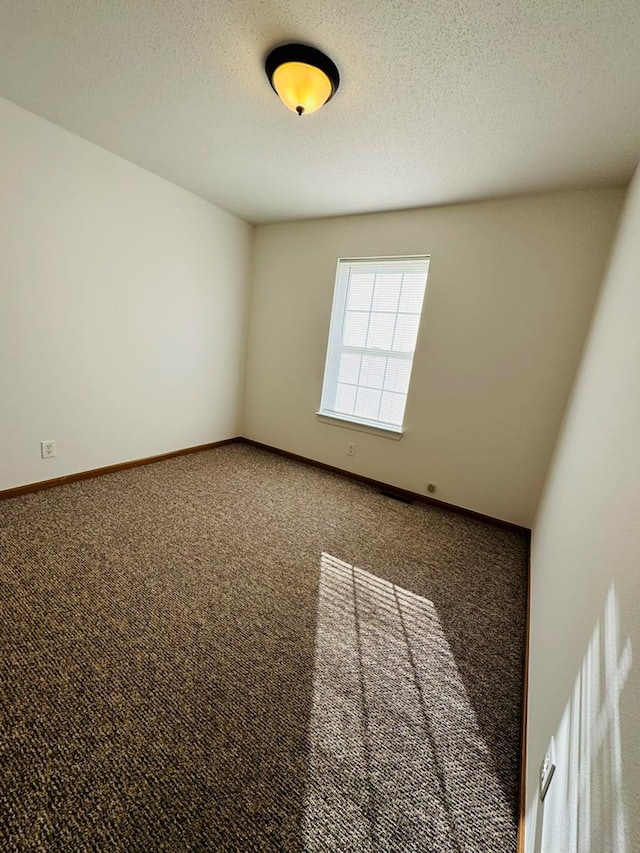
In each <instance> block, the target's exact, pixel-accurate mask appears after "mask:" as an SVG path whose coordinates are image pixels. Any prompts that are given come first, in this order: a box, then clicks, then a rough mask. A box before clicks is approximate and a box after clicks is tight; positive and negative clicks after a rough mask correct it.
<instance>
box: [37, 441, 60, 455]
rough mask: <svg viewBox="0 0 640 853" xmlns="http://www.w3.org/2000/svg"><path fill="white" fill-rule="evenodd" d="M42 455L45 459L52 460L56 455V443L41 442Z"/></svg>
mask: <svg viewBox="0 0 640 853" xmlns="http://www.w3.org/2000/svg"><path fill="white" fill-rule="evenodd" d="M40 453H41V454H42V458H43V459H51V458H52V457H53V456H55V455H56V443H55V441H41V442H40Z"/></svg>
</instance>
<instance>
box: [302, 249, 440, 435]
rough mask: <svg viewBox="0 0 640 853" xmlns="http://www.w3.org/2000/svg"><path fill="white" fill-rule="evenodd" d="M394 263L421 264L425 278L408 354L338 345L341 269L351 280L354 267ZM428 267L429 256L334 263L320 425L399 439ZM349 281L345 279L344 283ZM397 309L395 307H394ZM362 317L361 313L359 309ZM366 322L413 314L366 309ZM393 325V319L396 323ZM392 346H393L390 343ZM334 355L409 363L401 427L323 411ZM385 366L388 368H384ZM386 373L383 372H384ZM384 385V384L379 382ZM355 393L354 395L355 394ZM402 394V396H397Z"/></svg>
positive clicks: (342, 313) (343, 297) (332, 381)
mask: <svg viewBox="0 0 640 853" xmlns="http://www.w3.org/2000/svg"><path fill="white" fill-rule="evenodd" d="M394 262H397V263H402V262H407V263H411V262H414V263H424V264H425V265H426V275H425V284H424V291H423V295H422V302H421V305H420V312H419V313H418V328H417V331H416V340H415V345H414V347H413V349H412V350H411V351H409V352H406V351H401V350H393V349H390V350H388V349H382V348H374V347H367V346H366V345H365V346H351V345H345V344H344V343H343V342H342V339H343V334H344V325H345V322H346V316H347V304H348V299H349V287H348V285H347V286H340V285H341V283H342V279H341V276H342V275H343V274H344V273H343V267H344V265H349V266H350V270H349V272H348V273H347V275H348V277H349V278H350V276H351V271H352V269H353V267H354V266H357V265H358V264H362V265H363V266H365V265H367V266H372V265H375V264H377V263H379V264H380V265H381V266H384V264H385V263H388V264H389V265H392V264H393V263H394ZM430 263H431V255H429V254H424V255H389V256H381V257H360V258H338V262H337V265H336V275H335V280H334V290H333V301H332V306H331V318H330V322H329V334H328V337H327V351H326V357H325V363H324V373H323V380H322V391H321V396H320V407H319V409H318V411H317V412H316V415H317V417H318V419H319V420H320V421H321V422H323V423H328V424H333V425H335V426H342V427H346V428H349V429H354V430H358V431H362V432H370V433H375V434H381V435H384V436H385V437H386V438H394V439H399V438H401V437H402V435H403V434H404V431H405V430H404V425H405V419H406V405H407V402H408V398H409V391H410V388H411V376H412V373H413V360H414V358H415V353H416V350H417V348H418V343H419V340H420V332H421V329H422V319H423V314H424V304H425V298H426V292H427V284H428V281H429V269H430ZM348 280H349V279H347V281H348ZM398 307H399V306H398ZM363 313H365V311H364V309H363ZM366 313H367V314H368V315H369V322H370V318H371V314H373V313H390V314H394V316H395V317H396V318H397V317H398V315H399V314H402V313H413V314H415V312H401V311H399V310H398V309H397V308H396V310H395V311H388V312H385V311H380V312H374V311H372V306H370V308H369V310H368V312H366ZM396 322H397V319H396ZM392 344H393V342H392ZM336 354H337V357H338V358H341V357H342V355H344V354H353V355H360V356H361V357H362V356H378V357H383V358H393V359H398V360H404V361H408V362H409V365H410V367H409V376H408V380H407V391H406V394H404V396H405V400H404V409H403V414H402V423H401V424H400V425H397V424H393V423H390V422H387V421H382V420H371V419H368V418H362V417H359V416H358V415H355V414H353V415H352V414H346V413H342V412H337V411H335V410H332V409H330V408H326V407H323V403H325V406H326V397H327V395H328V393H329V394H330V393H332V392H331V388H330V386H331V385H333V392H335V391H337V386H338V381H337V378H336V373H335V371H334V370H332V363H331V362H332V358H336ZM387 366H388V365H387ZM385 369H386V368H385ZM383 381H384V380H383ZM355 387H356V388H358V389H359V388H361V387H363V388H367V387H368V386H364V385H363V386H361V385H360V384H359V382H358V383H357V385H356V386H355ZM372 390H380V391H382V390H383V389H382V388H380V389H375V388H372ZM356 393H357V392H356ZM399 393H403V392H399Z"/></svg>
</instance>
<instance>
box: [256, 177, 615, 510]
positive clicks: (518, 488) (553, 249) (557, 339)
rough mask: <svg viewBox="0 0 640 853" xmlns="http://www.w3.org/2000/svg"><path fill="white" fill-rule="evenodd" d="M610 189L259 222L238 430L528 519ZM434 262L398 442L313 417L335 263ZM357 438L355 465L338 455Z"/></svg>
mask: <svg viewBox="0 0 640 853" xmlns="http://www.w3.org/2000/svg"><path fill="white" fill-rule="evenodd" d="M622 198H623V190H621V189H615V188H614V189H607V190H600V191H588V192H572V193H556V194H550V195H542V196H533V197H528V198H519V199H510V200H502V201H492V202H483V203H477V204H467V205H456V206H450V207H441V208H431V209H426V210H414V211H403V212H394V213H382V214H373V215H368V216H353V217H342V218H335V219H325V220H316V221H309V222H298V223H289V224H277V225H264V226H259V227H258V228H257V229H256V241H255V255H254V280H253V291H252V303H251V320H250V336H249V350H248V362H247V378H246V392H245V410H244V428H243V434H244V435H246V436H247V437H249V438H252V439H255V440H257V441H261V442H264V443H266V444H270V445H273V446H276V447H280V448H283V449H286V450H289V451H291V452H294V453H298V454H301V455H303V456H307V457H310V458H312V459H316V460H319V461H322V462H325V463H328V464H332V465H336V466H338V467H341V468H345V469H350V470H353V471H356V472H358V473H360V474H364V475H365V476H369V477H373V478H374V479H378V480H382V481H384V482H387V483H392V484H394V485H397V486H400V487H403V488H406V489H410V490H412V491H415V492H420V493H426V486H427V483H428V482H430V481H431V482H434V483H436V484H437V486H438V489H437V491H436V493H435V497H437V498H440V499H441V500H444V501H448V502H450V503H453V504H457V505H459V506H463V507H467V508H470V509H473V510H476V511H478V512H482V513H486V514H488V515H491V516H495V517H497V518H502V519H506V520H508V521H512V522H515V523H517V524H522V525H527V526H528V525H530V524H531V521H532V518H533V513H534V510H535V507H536V504H537V501H538V497H539V493H540V490H541V487H542V483H543V480H544V475H545V471H546V468H547V465H548V462H549V459H550V456H551V452H552V448H553V445H554V442H555V439H556V436H557V431H558V427H559V424H560V421H561V418H562V413H563V411H564V407H565V404H566V401H567V396H568V393H569V390H570V387H571V382H572V380H573V376H574V373H575V368H576V364H577V362H578V359H579V356H580V352H581V349H582V345H583V341H584V336H585V332H586V329H587V326H588V323H589V320H590V317H591V314H592V310H593V305H594V301H595V298H596V295H597V292H598V288H599V285H600V283H601V280H602V274H603V270H604V267H605V263H606V259H607V255H608V251H609V248H610V243H611V240H612V237H613V234H614V231H615V225H616V222H617V218H618V215H619V210H620V205H621V203H622ZM423 253H427V254H431V256H432V260H431V267H430V273H429V282H428V287H427V295H426V299H425V309H424V321H423V324H422V328H421V332H420V336H419V340H418V348H417V352H416V357H415V362H414V371H413V378H412V386H411V389H410V392H409V400H408V404H407V411H406V423H405V428H406V432H405V435H404V437H403V438H402V439H401V440H400V441H393V440H390V439H387V438H383V437H379V436H374V435H370V434H365V433H362V432H352V431H351V430H349V429H345V428H342V427H336V426H332V425H327V424H324V423H320V422H319V421H318V420H317V418H316V416H315V412H316V410H317V409H318V406H319V402H320V392H321V386H322V375H323V369H324V360H325V353H326V344H327V335H328V329H329V317H330V312H331V302H332V296H333V286H334V277H335V268H336V261H337V259H338V258H339V257H358V256H376V255H403V254H423ZM350 440H355V441H356V444H357V448H356V456H355V457H354V458H353V459H350V458H349V457H347V455H346V447H347V441H350Z"/></svg>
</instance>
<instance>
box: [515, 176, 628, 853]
mask: <svg viewBox="0 0 640 853" xmlns="http://www.w3.org/2000/svg"><path fill="white" fill-rule="evenodd" d="M639 329H640V172H639V173H637V174H636V177H635V180H634V183H633V184H632V187H631V189H630V190H629V195H628V198H627V202H626V207H625V212H624V213H623V217H622V220H621V226H620V230H619V232H618V236H617V240H616V244H615V248H614V251H613V254H612V258H611V263H610V266H609V270H608V273H607V276H606V278H605V282H604V285H603V290H602V294H601V296H600V299H599V303H598V307H597V309H596V313H595V315H594V322H593V325H592V328H591V331H590V334H589V338H588V342H587V346H586V349H585V355H584V358H583V360H582V363H581V366H580V369H579V372H578V375H577V379H576V385H575V389H574V392H573V395H572V399H571V402H570V405H569V408H568V411H567V416H566V419H565V423H564V426H563V430H562V433H561V436H560V439H559V442H558V446H557V448H556V452H555V455H554V461H553V464H552V466H551V468H550V472H549V477H548V479H547V483H546V486H545V490H544V494H543V498H542V500H541V504H540V509H539V512H538V515H537V517H536V521H535V525H534V531H533V541H532V590H531V649H530V670H529V736H528V772H527V804H528V812H527V833H526V839H527V845H526V850H527V853H534V851H535V853H539V851H543V853H568V851H572V853H574V851H580V853H634V852H635V851H637V850H640V809H639V808H638V804H639V803H640V717H639V709H640V670H639V665H638V660H639V659H640V332H639ZM552 735H555V741H556V753H557V758H558V770H557V774H558V777H557V779H555V780H554V781H552V783H551V787H550V789H549V794H548V795H547V798H546V800H545V802H544V808H543V807H542V805H541V804H540V803H539V802H538V799H537V791H536V783H537V770H538V767H539V764H540V761H541V760H542V757H543V755H544V753H545V751H546V748H547V743H548V741H549V739H550V737H551V736H552Z"/></svg>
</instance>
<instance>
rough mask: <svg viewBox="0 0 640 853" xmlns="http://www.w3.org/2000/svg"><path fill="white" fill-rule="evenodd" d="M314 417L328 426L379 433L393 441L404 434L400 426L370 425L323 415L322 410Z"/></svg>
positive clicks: (372, 433) (373, 433)
mask: <svg viewBox="0 0 640 853" xmlns="http://www.w3.org/2000/svg"><path fill="white" fill-rule="evenodd" d="M316 417H317V418H318V420H319V421H320V422H321V423H323V424H328V425H329V426H337V427H342V428H343V429H350V430H355V432H368V433H370V434H371V435H379V436H381V437H382V438H390V439H392V440H393V441H399V440H400V439H401V438H402V436H403V435H404V430H403V429H402V427H398V428H397V429H393V428H391V427H382V426H372V425H371V424H365V423H360V421H353V420H351V418H341V417H338V416H337V415H325V414H324V412H316Z"/></svg>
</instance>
